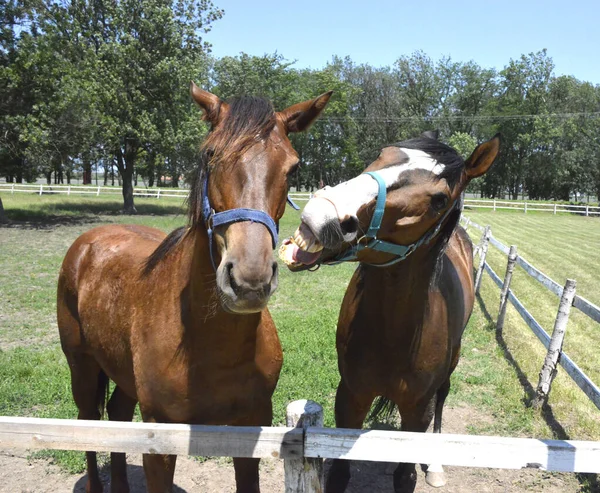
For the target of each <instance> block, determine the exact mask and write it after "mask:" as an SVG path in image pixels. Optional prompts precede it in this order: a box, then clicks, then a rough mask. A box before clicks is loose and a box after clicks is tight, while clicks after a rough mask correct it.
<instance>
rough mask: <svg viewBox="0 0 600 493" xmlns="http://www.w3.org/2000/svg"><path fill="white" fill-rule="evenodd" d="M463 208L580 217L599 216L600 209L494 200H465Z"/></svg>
mask: <svg viewBox="0 0 600 493" xmlns="http://www.w3.org/2000/svg"><path fill="white" fill-rule="evenodd" d="M465 206H466V207H468V208H470V209H491V210H493V211H497V210H513V211H514V210H517V211H523V212H524V213H525V214H527V212H532V211H534V212H550V213H552V214H557V213H561V212H568V213H571V214H579V215H582V216H597V215H600V207H595V206H591V205H570V204H558V203H554V202H552V203H548V202H527V201H524V202H511V201H507V200H495V199H465Z"/></svg>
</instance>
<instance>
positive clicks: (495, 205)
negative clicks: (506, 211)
mask: <svg viewBox="0 0 600 493" xmlns="http://www.w3.org/2000/svg"><path fill="white" fill-rule="evenodd" d="M494 212H496V199H494Z"/></svg>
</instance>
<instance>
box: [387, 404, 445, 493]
mask: <svg viewBox="0 0 600 493" xmlns="http://www.w3.org/2000/svg"><path fill="white" fill-rule="evenodd" d="M435 401H436V399H435V395H434V396H433V397H431V398H430V399H426V400H425V401H424V402H421V403H417V404H416V405H413V406H410V405H407V403H406V402H403V406H402V407H400V406H399V410H400V418H401V425H400V430H401V431H416V432H421V433H425V432H426V431H427V428H428V427H429V424H430V423H431V420H432V419H433V411H434V407H435ZM416 485H417V471H416V469H415V465H414V464H409V463H401V464H399V465H398V467H397V468H396V470H395V471H394V491H395V493H412V492H413V491H415V487H416Z"/></svg>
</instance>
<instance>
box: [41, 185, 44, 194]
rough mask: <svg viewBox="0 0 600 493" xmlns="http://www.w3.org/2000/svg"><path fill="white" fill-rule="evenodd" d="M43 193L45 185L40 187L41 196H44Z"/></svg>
mask: <svg viewBox="0 0 600 493" xmlns="http://www.w3.org/2000/svg"><path fill="white" fill-rule="evenodd" d="M43 191H44V185H40V196H41V195H42V192H43Z"/></svg>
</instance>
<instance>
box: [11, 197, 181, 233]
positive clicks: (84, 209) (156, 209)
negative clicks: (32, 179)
mask: <svg viewBox="0 0 600 493" xmlns="http://www.w3.org/2000/svg"><path fill="white" fill-rule="evenodd" d="M136 208H137V211H138V213H137V215H141V216H182V215H184V214H185V213H186V210H185V207H184V205H183V204H181V205H174V204H148V203H139V204H137V205H136ZM5 213H6V218H7V219H8V221H7V222H4V223H0V228H17V229H19V228H21V229H53V228H55V227H56V226H77V225H80V224H92V223H97V222H100V221H102V220H104V219H106V218H110V217H119V216H125V214H123V207H122V204H121V203H119V202H97V203H94V202H89V201H77V200H75V201H73V200H70V201H68V202H67V201H64V202H53V203H44V204H35V205H34V206H33V207H32V208H9V209H5ZM131 217H135V215H133V216H131Z"/></svg>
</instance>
